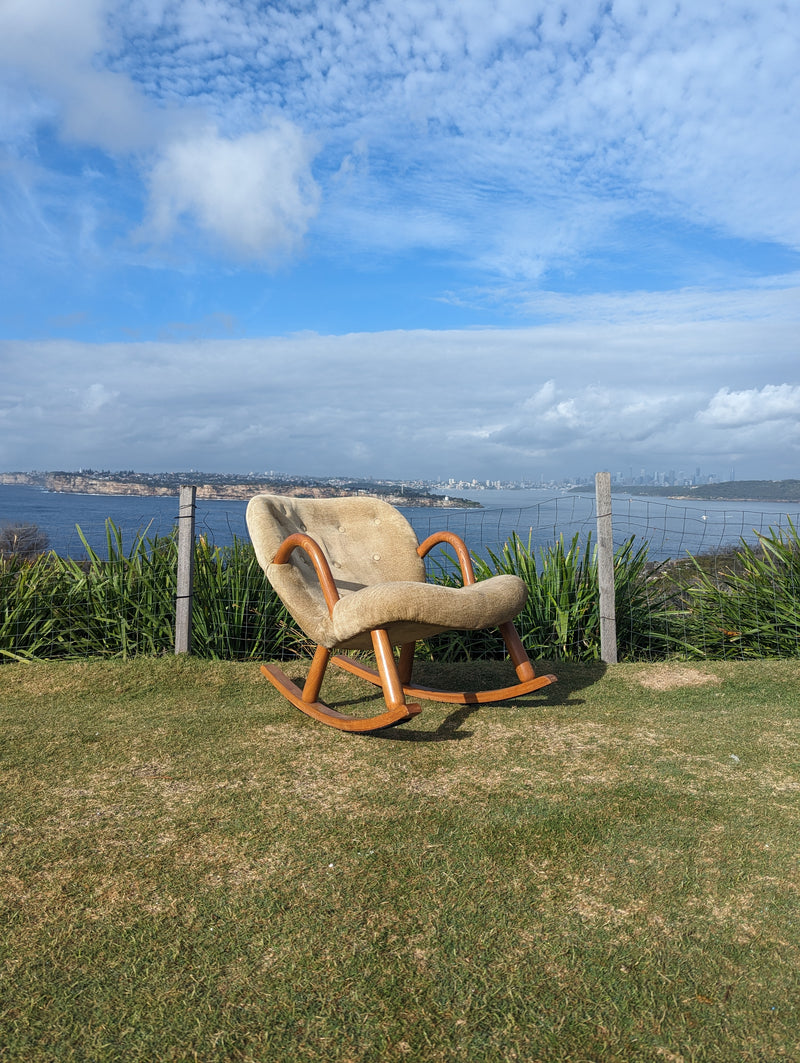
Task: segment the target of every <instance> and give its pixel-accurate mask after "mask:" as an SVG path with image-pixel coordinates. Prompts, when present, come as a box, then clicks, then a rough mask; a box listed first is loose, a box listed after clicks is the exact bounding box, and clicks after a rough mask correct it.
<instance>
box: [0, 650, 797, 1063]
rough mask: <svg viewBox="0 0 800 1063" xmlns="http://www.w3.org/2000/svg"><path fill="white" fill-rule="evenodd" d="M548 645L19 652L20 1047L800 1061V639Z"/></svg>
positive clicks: (370, 1056) (4, 745) (7, 723)
mask: <svg viewBox="0 0 800 1063" xmlns="http://www.w3.org/2000/svg"><path fill="white" fill-rule="evenodd" d="M540 670H543V671H554V672H556V673H557V674H558V675H559V677H560V678H559V683H558V684H557V685H556V686H555V687H549V688H546V689H545V690H544V691H541V692H537V693H536V694H533V695H529V696H528V697H526V698H521V699H520V700H519V701H517V702H514V703H509V704H505V705H500V706H484V707H482V708H473V707H469V708H466V709H465V708H455V709H454V707H453V706H444V705H433V704H429V705H427V706H425V707H424V709H423V714H422V715H421V716H419V717H417V718H416V719H415V720H413V721H411V722H410V723H409V724H406V725H405V726H403V727H400V728H396V729H394V730H391V731H387V732H381V733H378V734H374V735H370V736H357V735H347V734H343V733H341V732H337V731H334V730H332V729H330V728H325V727H322V726H321V725H319V724H315V723H314V722H312V721H311V720H309V719H307V718H306V717H305V716H303V715H301V714H300V713H299V712H298V711H297V710H295V709H293V708H292V707H291V706H289V705H287V704H285V703H284V702H282V701H281V700H280V698H279V696H278V695H277V693H276V692H275V691H274V690H273V689H272V687H271V686H270V685H269V684H268V683H267V681H266V680H265V679H263V678H262V677H261V675H260V674H259V671H258V667H257V666H256V665H254V664H231V663H210V662H201V661H195V660H191V659H173V658H161V659H150V660H148V659H137V660H134V661H132V662H127V663H122V662H102V661H87V662H80V663H44V664H35V665H4V666H2V667H1V668H0V749H1V750H2V760H1V761H0V764H1V765H2V807H1V808H0V820H2V824H1V825H2V841H3V854H2V866H1V868H0V871H1V873H2V887H0V891H1V892H0V896H1V898H2V904H3V909H4V910H3V916H2V922H1V923H0V925H1V926H2V931H1V933H2V955H1V956H0V976H1V980H0V993H1V994H2V995H1V997H0V1059H2V1060H4V1061H5V1060H25V1061H26V1063H34V1061H55V1060H59V1061H60V1060H81V1061H95V1060H97V1061H111V1060H121V1061H124V1063H133V1061H139V1060H141V1061H145V1060H146V1061H148V1063H152V1061H155V1060H159V1061H161V1060H195V1059H196V1060H200V1061H203V1063H212V1061H217V1060H242V1061H247V1060H252V1061H263V1060H288V1059H292V1060H294V1059H297V1060H302V1061H305V1060H324V1061H354V1063H356V1061H366V1060H370V1061H372V1060H374V1061H393V1060H436V1061H438V1060H442V1061H447V1060H464V1061H469V1063H473V1061H484V1060H485V1061H506V1060H519V1061H535V1060H543V1061H544V1060H546V1061H550V1060H563V1061H569V1063H589V1061H593V1063H605V1061H614V1060H616V1061H620V1063H636V1061H643V1060H647V1061H651V1060H652V1061H654V1063H664V1061H666V1063H681V1061H684V1063H689V1061H704V1063H705V1061H709V1063H710V1061H717V1060H719V1061H730V1063H742V1061H753V1063H764V1061H769V1060H799V1059H800V897H798V887H799V886H800V861H799V860H798V857H799V856H800V770H799V769H800V739H799V736H798V716H799V715H800V710H799V708H798V707H799V706H800V663H799V662H789V661H761V662H754V663H719V664H704V665H688V664H684V663H680V664H677V663H676V664H662V665H633V664H631V665H618V666H614V667H613V668H610V669H608V670H605V669H604V668H603V667H602V666H591V665H565V664H558V665H545V666H544V667H542V666H540ZM290 671H291V669H290ZM445 671H446V672H447V675H448V678H449V679H450V680H451V681H452V682H453V683H454V684H459V685H460V684H466V685H471V684H473V683H476V674H477V683H478V684H479V685H488V684H489V683H491V684H492V685H502V683H500V682H498V680H502V679H503V678H504V677H506V676H507V672H506V668H505V666H503V665H493V664H486V665H469V666H465V667H461V666H452V667H450V668H448V669H446V670H445ZM432 678H433V676H432V675H431V674H430V673H429V674H428V675H426V674H425V669H424V668H420V679H421V680H423V681H425V680H426V679H427V680H429V681H430V680H431V679H432ZM323 694H324V695H326V696H327V698H328V699H329V700H330V701H333V702H337V701H340V700H344V699H351V700H352V699H354V698H355V699H360V700H363V702H364V705H365V711H376V710H375V706H376V705H377V704H378V702H377V701H376V700H375V699H376V698H378V699H379V698H380V694H379V692H377V691H373V689H372V688H367V687H366V686H362V685H361V684H360V683H359V681H358V680H357V679H355V678H354V677H352V676H349V675H344V674H341V675H340V674H336V673H334V674H333V675H332V676H331V678H330V679H329V680H328V681H327V682H326V686H325V688H324V690H323Z"/></svg>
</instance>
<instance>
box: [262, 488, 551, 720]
mask: <svg viewBox="0 0 800 1063" xmlns="http://www.w3.org/2000/svg"><path fill="white" fill-rule="evenodd" d="M247 526H248V530H249V532H250V537H251V539H252V540H253V545H254V546H255V550H256V556H257V557H258V561H259V564H260V565H261V567H262V568H263V569H264V571H265V573H266V575H267V578H268V580H269V581H270V583H271V584H272V586H273V587H274V589H275V591H276V593H277V594H278V597H279V598H280V599H281V601H282V602H283V604H284V605H285V606H286V608H287V610H288V611H289V613H290V614H291V616H292V617H293V618H294V620H295V621H296V623H297V624H298V626H299V627H300V628H301V629H302V631H304V632H305V634H306V635H307V636H308V637H309V638H310V639H312V640H313V641H314V642H315V643H316V644H317V649H316V652H315V653H314V658H313V660H312V662H311V667H310V669H309V672H308V675H307V677H306V680H305V683H304V685H303V687H302V689H301V688H300V687H299V686H297V685H296V684H295V683H293V682H292V680H291V679H289V677H288V676H287V675H285V673H284V672H283V671H282V670H281V669H280V668H278V667H277V666H276V665H273V664H265V665H262V667H261V671H262V672H263V673H264V675H265V676H266V677H267V679H269V680H270V682H271V683H273V684H274V685H275V686H276V687H277V689H278V690H279V691H280V692H281V693H282V694H283V695H284V696H285V697H286V698H288V700H289V701H290V702H291V703H292V704H293V705H296V706H297V708H298V709H301V710H302V711H303V712H305V713H307V714H308V715H309V716H312V717H314V719H316V720H319V721H320V722H321V723H325V724H328V725H329V726H331V727H338V728H339V729H340V730H343V731H353V732H366V731H375V730H378V729H380V728H382V727H391V726H393V725H394V724H397V723H403V722H404V721H405V720H410V719H411V718H412V717H414V716H416V715H417V714H418V713H419V712H420V711H421V709H420V706H419V704H417V702H416V699H423V700H425V699H429V700H433V701H444V702H454V703H456V704H459V705H474V704H485V703H488V702H493V701H505V700H507V699H508V698H513V697H517V696H518V695H520V694H528V693H530V692H531V691H532V690H538V689H539V688H540V687H543V686H547V685H548V684H549V683H554V682H555V681H556V677H555V676H554V675H541V676H537V675H536V673H535V671H534V669H533V665H532V664H531V662H530V660H529V658H528V655H527V653H526V652H525V649H524V648H523V646H522V642H521V641H520V638H519V635H518V634H517V631H516V629H515V627H514V624H513V619H514V617H515V616H517V615H518V613H519V612H520V611H521V609H522V608H523V606H524V604H525V599H526V596H527V588H526V587H525V584H524V583H523V581H522V580H521V579H519V578H518V577H517V576H512V575H500V576H492V577H491V578H490V579H487V580H481V581H480V582H477V581H476V579H475V573H474V571H473V567H472V560H471V558H470V555H469V551H468V550H467V547H466V545H465V544H464V542H463V540H462V539H460V538H459V537H458V536H457V535H454V534H453V533H452V532H444V531H443V532H436V533H434V534H433V535H431V536H429V538H427V539H426V540H425V541H424V542H423V543H422V544H421V545H420V544H419V542H418V540H417V537H416V535H415V533H414V530H413V528H412V527H411V525H410V524H409V523H408V521H407V520H406V519H405V517H403V515H402V514H401V513H399V512H398V511H397V510H396V509H395V508H394V507H393V506H391V505H389V503H388V502H383V501H381V500H380V499H377V498H366V497H348V498H325V499H307V498H290V497H284V496H283V495H256V497H255V498H253V499H251V501H250V503H249V505H248V507H247ZM440 543H447V544H448V545H449V546H451V547H452V548H453V549H454V551H455V554H456V557H457V559H458V562H459V565H460V567H461V575H462V581H463V586H461V587H445V586H441V585H439V584H432V583H428V582H426V576H425V565H424V562H423V560H422V559H423V558H424V557H425V555H426V554H428V553H429V552H430V550H431V549H432V548H433V547H434V546H437V545H438V544H440ZM490 627H498V628H499V629H500V632H501V634H502V636H503V639H504V641H505V644H506V648H507V649H508V654H509V656H510V658H511V661H512V663H513V665H514V669H515V671H516V676H517V682H516V683H514V684H512V685H511V686H507V687H502V688H500V689H498V690H482V691H475V692H470V691H464V692H452V691H447V690H433V689H430V688H428V687H419V686H414V685H413V684H412V682H411V673H412V668H413V663H414V649H415V644H416V642H417V640H418V639H424V638H429V637H430V636H432V635H436V634H439V633H441V632H443V631H452V630H466V631H478V630H481V629H483V628H490ZM396 646H398V647H399V648H400V652H399V659H396V658H395V655H394V647H396ZM333 650H344V651H347V650H372V651H373V652H374V654H375V658H376V662H377V670H374V669H371V668H368V667H366V666H365V665H364V664H362V663H361V662H360V661H358V660H356V659H355V658H353V657H347V656H336V657H333V658H332V660H333V663H334V664H335V665H337V666H338V667H340V668H343V669H346V670H347V671H348V672H352V673H354V674H355V675H357V676H360V677H361V678H362V679H366V680H368V681H369V682H371V683H374V684H376V685H377V686H380V687H381V688H382V690H383V696H384V700H385V702H386V711H385V712H381V713H378V714H377V715H376V716H370V717H367V718H361V717H358V716H349V715H347V714H345V713H342V712H339V711H337V710H336V709H334V708H331V707H330V706H328V705H326V704H325V703H324V702H322V701H320V700H319V694H320V690H321V688H322V680H323V678H324V676H325V671H326V669H327V666H328V663H329V661H330V660H331V653H332V651H333ZM407 698H411V699H414V700H412V701H411V702H408V701H407V700H406V699H407Z"/></svg>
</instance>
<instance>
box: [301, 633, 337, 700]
mask: <svg viewBox="0 0 800 1063" xmlns="http://www.w3.org/2000/svg"><path fill="white" fill-rule="evenodd" d="M330 659H331V651H330V650H328V649H326V648H325V647H324V646H317V648H316V650H315V651H314V659H313V660H312V662H311V667H310V668H309V670H308V675H307V676H306V681H305V684H304V685H303V701H307V702H309V703H312V704H313V702H315V701H316V700H317V698H318V697H319V692H320V690H321V689H322V680H323V679H324V678H325V669H326V668H327V667H328V661H329V660H330Z"/></svg>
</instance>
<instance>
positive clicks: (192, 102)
mask: <svg viewBox="0 0 800 1063" xmlns="http://www.w3.org/2000/svg"><path fill="white" fill-rule="evenodd" d="M799 37H800V6H798V5H790V4H786V3H785V2H783V0H759V2H758V3H756V2H755V0H737V2H735V3H728V2H726V0H706V2H704V3H703V4H695V5H691V4H674V3H669V4H667V3H663V2H653V3H650V4H647V5H636V4H632V3H628V2H624V3H623V2H622V0H614V2H613V3H605V2H603V3H601V2H599V0H597V2H594V0H563V2H562V3H559V4H549V3H534V4H530V3H528V2H523V0H491V2H490V0H441V2H439V3H437V4H436V5H435V6H431V5H427V6H426V5H422V6H420V5H415V4H406V3H399V2H395V0H347V2H344V0H307V2H304V3H302V4H299V5H298V4H295V3H288V2H286V0H275V2H273V3H269V4H258V3H253V2H251V0H245V2H238V0H237V2H234V0H215V2H213V3H211V2H208V3H206V2H198V0H169V3H167V2H165V0H144V2H141V3H122V4H121V3H117V2H116V0H71V2H70V3H68V4H67V3H64V2H63V0H26V2H25V3H21V2H18V3H6V4H4V5H2V6H0V225H2V231H3V240H2V242H0V380H2V385H1V386H0V467H2V468H9V469H14V468H34V467H38V468H44V467H48V466H50V465H53V464H60V465H64V464H66V465H69V466H70V467H74V468H77V467H78V466H81V465H92V466H97V467H102V466H114V467H121V468H129V467H136V468H139V469H145V470H148V469H149V470H157V469H159V468H161V467H163V466H164V465H165V464H166V465H169V466H171V467H174V468H181V467H182V468H189V467H195V468H206V469H211V470H218V471H224V470H228V471H231V470H233V471H236V470H241V471H244V470H247V469H250V468H253V467H265V466H269V465H271V464H275V465H280V466H281V467H285V468H303V469H308V470H309V471H310V472H311V473H313V474H314V475H320V476H326V475H336V474H337V473H338V472H339V471H341V470H345V472H346V473H347V474H348V475H380V476H385V477H394V478H398V479H404V478H405V479H413V478H414V477H425V478H432V477H435V476H439V475H443V474H445V473H446V474H447V475H448V476H449V475H453V476H455V477H459V478H464V477H472V476H477V477H478V478H480V479H497V478H501V479H524V478H528V477H533V478H535V477H536V476H537V475H539V474H540V473H541V471H542V470H544V471H545V474H546V475H547V476H549V477H551V478H561V479H563V478H566V477H568V476H571V475H572V474H573V473H574V472H575V471H576V470H587V471H588V470H591V469H597V468H606V469H611V470H627V469H628V468H629V467H630V465H631V463H633V464H634V465H635V466H637V467H641V466H642V465H645V466H647V467H648V468H652V469H661V470H669V469H676V470H677V469H678V468H679V467H681V468H683V467H685V468H687V469H693V468H695V467H696V466H698V465H699V466H701V467H702V468H704V469H716V470H717V472H718V474H719V475H720V476H724V475H726V470H729V469H730V468H732V467H735V469H736V472H737V476H740V477H742V478H766V477H777V478H791V477H793V476H796V475H797V474H798V468H800V339H799V337H800V200H799V199H798V196H797V174H798V172H800V109H798V106H797V100H798V99H800V64H798V63H797V41H798V38H799ZM633 455H635V457H632V456H633Z"/></svg>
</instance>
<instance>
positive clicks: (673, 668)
mask: <svg viewBox="0 0 800 1063" xmlns="http://www.w3.org/2000/svg"><path fill="white" fill-rule="evenodd" d="M635 678H636V680H637V681H638V682H639V683H640V685H641V686H643V687H645V689H646V690H677V689H678V688H679V687H702V686H719V684H720V683H721V682H722V680H721V679H720V677H719V676H718V675H714V674H713V673H712V672H707V671H704V670H702V669H699V668H689V667H688V666H687V665H682V664H650V665H647V667H646V668H642V669H641V671H639V672H637V673H635Z"/></svg>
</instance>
